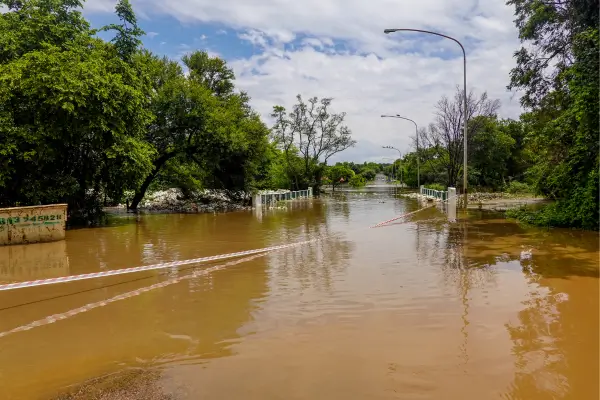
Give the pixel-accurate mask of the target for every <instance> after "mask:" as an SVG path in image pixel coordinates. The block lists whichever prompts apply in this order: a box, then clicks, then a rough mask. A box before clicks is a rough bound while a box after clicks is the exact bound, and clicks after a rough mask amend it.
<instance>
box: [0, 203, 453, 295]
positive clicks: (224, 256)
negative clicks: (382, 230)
mask: <svg viewBox="0 0 600 400" xmlns="http://www.w3.org/2000/svg"><path fill="white" fill-rule="evenodd" d="M445 201H447V200H445ZM445 201H443V202H441V203H444V202H445ZM441 203H439V202H438V203H434V204H432V205H430V206H427V207H423V208H420V209H418V210H416V211H413V212H409V213H405V214H402V215H399V216H397V217H395V218H392V219H389V220H387V221H383V222H380V223H378V224H377V225H373V226H371V228H379V227H381V226H384V225H386V224H389V223H390V222H394V221H397V220H399V219H402V218H406V217H408V216H410V215H413V214H416V213H418V212H420V211H423V210H426V209H428V208H431V207H435V206H436V205H438V204H441ZM321 239H323V237H321V238H316V239H311V240H305V241H302V242H296V243H288V244H283V245H279V246H271V247H264V248H262V249H253V250H245V251H238V252H236V253H228V254H219V255H216V256H209V257H200V258H193V259H189V260H181V261H172V262H167V263H159V264H153V265H145V266H141V267H133V268H122V269H116V270H110V271H102V272H92V273H89V274H80V275H69V276H61V277H57V278H48V279H38V280H33V281H24V282H15V283H7V284H3V285H0V292H1V291H6V290H14V289H23V288H29V287H36V286H44V285H53V284H58V283H67V282H74V281H82V280H86V279H95V278H104V277H109V276H115V275H123V274H130V273H134V272H143V271H152V270H158V269H165V268H172V267H178V266H181V265H189V264H198V263H203V262H210V261H217V260H225V259H228V258H236V257H242V256H248V255H253V254H259V253H266V252H270V251H275V250H283V249H288V248H291V247H296V246H303V245H305V244H308V243H312V242H315V241H317V240H321Z"/></svg>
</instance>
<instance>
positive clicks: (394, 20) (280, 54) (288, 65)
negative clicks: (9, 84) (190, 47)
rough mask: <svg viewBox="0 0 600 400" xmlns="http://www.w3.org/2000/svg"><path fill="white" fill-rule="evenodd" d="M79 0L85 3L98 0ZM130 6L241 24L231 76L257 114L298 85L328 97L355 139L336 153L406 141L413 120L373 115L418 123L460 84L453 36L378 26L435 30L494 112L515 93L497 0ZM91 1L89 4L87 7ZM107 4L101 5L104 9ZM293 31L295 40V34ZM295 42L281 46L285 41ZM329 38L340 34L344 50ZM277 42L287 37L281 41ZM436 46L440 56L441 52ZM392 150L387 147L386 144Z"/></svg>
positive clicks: (287, 101)
mask: <svg viewBox="0 0 600 400" xmlns="http://www.w3.org/2000/svg"><path fill="white" fill-rule="evenodd" d="M107 2H108V3H112V1H107V0H88V1H87V2H86V9H94V10H101V9H102V8H103V7H104V8H106V5H105V4H106V3H107ZM133 4H134V8H135V10H136V12H138V10H140V9H141V11H144V12H145V13H147V14H149V15H153V16H154V17H156V16H157V15H159V14H160V15H168V16H171V17H175V18H177V19H179V20H180V21H182V22H185V23H194V22H205V23H216V24H220V25H222V26H224V27H226V28H227V29H228V30H229V29H231V30H237V31H238V32H241V33H239V34H238V37H239V38H240V39H241V40H245V41H248V42H250V43H252V44H253V45H254V46H255V51H254V55H252V56H251V57H249V58H244V59H237V60H229V61H230V64H231V65H232V67H233V68H234V70H235V71H236V74H237V77H238V82H237V84H238V86H239V87H240V88H242V89H244V90H247V91H248V92H249V94H250V95H251V96H252V101H253V105H254V107H255V108H256V109H257V110H259V111H260V112H261V113H262V114H263V115H264V116H265V118H266V117H267V116H268V114H269V112H270V110H271V108H272V106H273V105H275V104H282V105H285V106H288V107H291V106H292V105H293V103H294V100H295V95H296V94H297V93H300V94H302V95H303V96H305V97H310V96H319V97H323V96H326V97H334V98H335V100H334V103H333V108H334V110H335V111H338V112H341V111H345V112H347V114H348V115H347V120H346V121H347V124H348V126H349V127H350V128H351V129H352V130H353V132H354V136H355V138H356V139H357V140H358V141H359V143H358V144H357V147H356V148H355V149H353V150H349V151H348V152H346V153H344V154H343V155H342V157H341V158H353V159H355V160H358V161H361V160H362V159H367V158H370V159H372V158H376V157H385V156H390V154H389V152H388V151H387V150H383V149H381V150H380V147H381V146H382V145H393V146H396V147H398V148H400V149H401V150H402V151H406V150H408V149H409V145H410V143H411V140H410V139H409V136H411V135H413V134H414V126H413V125H412V124H411V123H410V122H407V121H402V120H396V119H391V118H388V119H382V118H380V117H379V116H380V115H381V114H397V113H399V114H402V115H404V116H407V117H409V118H412V119H414V120H415V121H416V122H417V123H418V124H419V125H420V126H425V125H427V124H428V123H429V122H431V120H432V115H433V111H434V108H433V107H434V105H435V103H436V102H437V100H438V99H439V98H440V97H441V96H442V95H448V96H452V95H453V94H454V90H455V87H456V85H462V77H463V75H462V74H463V70H462V53H461V52H460V49H459V47H458V46H457V45H456V43H453V42H452V41H450V40H445V39H441V40H437V38H436V37H434V36H427V35H418V34H415V33H396V34H391V35H384V34H383V29H384V28H400V27H409V28H416V29H428V30H435V31H437V32H441V33H444V34H448V35H451V36H454V37H456V38H457V39H459V40H461V41H462V42H463V44H464V45H465V47H466V50H467V74H468V82H467V84H468V88H469V89H471V88H472V89H475V90H476V91H477V92H481V91H483V90H487V91H488V94H489V95H490V96H491V97H493V98H499V99H500V100H501V101H502V109H501V112H500V113H501V116H503V117H516V116H517V115H518V114H519V112H520V106H519V101H518V100H519V99H518V96H515V95H514V94H513V93H509V92H507V91H506V89H505V87H506V85H507V83H508V73H509V71H510V69H511V68H512V66H513V65H514V60H513V58H512V54H513V52H514V50H516V49H517V47H518V45H519V44H518V39H517V33H516V29H515V28H514V25H513V22H512V20H513V10H512V8H510V7H508V6H506V5H505V1H504V0H486V1H482V0H471V1H464V0H420V1H418V2H399V1H397V0H370V1H364V0H328V1H322V0H304V1H302V2H300V1H297V0H244V1H239V0H220V1H218V2H215V1H213V0H179V1H176V2H175V1H168V2H164V1H159V0H143V1H142V0H139V1H137V2H136V1H134V2H133ZM90 7H91V8H90ZM112 8H113V7H112V5H111V6H110V9H109V11H111V12H112ZM298 37H300V38H301V40H299V41H297V42H294V40H295V39H297V38H298ZM292 42H293V43H294V45H295V44H296V43H297V44H298V45H297V46H289V44H290V43H292ZM334 43H338V44H339V43H343V44H344V45H345V46H346V49H345V50H340V49H339V48H340V46H337V47H334ZM284 44H288V46H287V47H284ZM441 56H443V58H445V59H443V58H440V57H441ZM392 155H393V154H392Z"/></svg>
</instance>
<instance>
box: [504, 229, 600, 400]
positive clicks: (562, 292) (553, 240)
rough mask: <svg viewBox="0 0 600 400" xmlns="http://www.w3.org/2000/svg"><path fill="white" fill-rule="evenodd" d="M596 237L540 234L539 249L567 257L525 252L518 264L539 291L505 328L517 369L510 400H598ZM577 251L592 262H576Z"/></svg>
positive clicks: (536, 242)
mask: <svg viewBox="0 0 600 400" xmlns="http://www.w3.org/2000/svg"><path fill="white" fill-rule="evenodd" d="M592 236H593V235H592V234H591V232H590V233H586V232H578V233H573V232H569V231H556V232H555V233H554V235H548V234H547V232H545V233H544V232H542V233H537V235H534V239H533V240H532V241H531V242H530V243H531V244H532V245H534V246H536V248H541V247H542V246H541V245H543V246H544V247H546V248H548V249H556V248H558V247H562V248H566V249H568V252H567V253H565V252H562V253H561V252H557V251H554V252H553V251H547V252H545V253H541V254H538V253H536V252H534V253H533V255H529V254H528V253H525V254H524V255H523V257H522V258H521V259H520V260H519V261H520V264H521V267H522V270H523V273H524V275H525V277H526V279H527V281H528V282H529V284H530V285H531V287H533V288H535V289H534V290H533V291H532V292H531V293H530V294H529V298H528V299H527V300H526V301H524V302H523V305H524V307H525V308H524V309H523V310H521V311H520V312H519V314H518V320H519V322H518V323H516V324H507V325H506V328H507V330H508V333H509V335H510V338H511V340H512V341H513V354H514V355H515V357H516V362H515V366H516V369H517V371H516V373H515V377H514V381H513V383H512V385H511V387H510V389H509V391H508V393H507V394H506V395H505V398H506V399H511V400H528V399H597V398H599V391H598V389H599V387H598V385H599V372H600V371H599V366H598V361H599V359H598V351H599V347H598V339H599V328H598V323H599V316H598V313H599V311H600V310H599V307H598V301H599V300H598V294H599V293H598V280H597V277H598V264H597V263H598V258H597V246H598V245H597V237H596V238H594V239H595V240H593V241H592V240H590V239H591V237H592ZM594 242H595V243H594ZM540 244H541V245H540ZM571 249H575V250H571ZM578 251H579V252H582V253H584V254H589V257H588V258H583V257H579V258H577V259H572V258H571V256H572V254H570V253H571V252H574V253H577V252H578ZM594 253H596V254H595V256H594ZM511 258H514V259H517V258H516V257H511Z"/></svg>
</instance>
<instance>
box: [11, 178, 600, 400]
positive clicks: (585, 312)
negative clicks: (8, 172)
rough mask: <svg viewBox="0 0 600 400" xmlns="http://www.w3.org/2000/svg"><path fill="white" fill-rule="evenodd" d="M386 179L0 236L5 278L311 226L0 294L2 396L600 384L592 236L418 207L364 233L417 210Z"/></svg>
mask: <svg viewBox="0 0 600 400" xmlns="http://www.w3.org/2000/svg"><path fill="white" fill-rule="evenodd" d="M392 194H393V193H390V192H387V191H386V189H385V188H384V189H380V191H377V189H371V190H370V191H369V192H362V193H361V192H355V193H339V194H336V195H335V197H334V198H325V199H322V200H314V201H302V202H298V203H295V204H294V205H293V206H290V207H289V209H287V210H262V212H241V213H230V214H223V215H145V216H136V217H127V218H126V219H123V220H121V222H120V223H118V224H115V225H114V226H110V227H106V228H99V229H80V230H73V231H69V232H68V234H67V239H66V240H65V241H64V242H57V243H50V244H36V245H29V246H24V247H22V248H21V247H16V246H13V247H0V281H1V282H12V281H19V280H30V279H39V278H44V277H51V276H61V275H68V274H81V273H87V272H95V271H102V270H112V269H117V268H127V267H133V266H139V265H145V264H154V263H160V262H165V261H174V260H183V259H190V258H197V257H202V256H208V255H215V254H223V253H230V252H236V251H240V250H248V249H255V248H262V247H268V246H273V245H278V244H282V243H286V242H295V241H300V240H306V239H307V238H314V237H320V238H322V239H321V240H319V241H316V242H312V243H310V244H308V245H306V246H302V247H295V248H290V249H287V250H282V251H276V252H271V253H268V254H266V255H263V256H259V257H251V258H250V259H248V260H246V259H237V260H230V261H227V262H225V261H223V262H219V263H218V264H205V265H204V264H201V265H189V266H185V267H182V268H180V269H175V268H170V269H164V270H160V271H152V272H142V273H137V274H132V275H123V276H115V277H110V278H103V279H93V280H87V281H79V282H72V283H68V284H60V285H51V286H42V287H36V288H28V289H19V290H16V291H6V292H0V309H1V310H0V387H1V388H2V396H0V397H1V398H7V399H52V398H56V397H57V396H59V395H60V394H61V393H62V394H63V395H65V394H66V393H69V392H70V393H71V395H70V396H68V395H67V397H64V398H77V399H79V398H82V399H83V398H103V399H112V398H115V399H116V398H144V399H145V398H157V399H158V398H161V399H163V398H165V399H166V398H172V399H238V398H240V399H242V398H243V399H367V398H368V399H511V400H513V399H514V400H516V399H523V400H525V399H527V400H529V399H531V400H538V399H597V398H598V386H599V381H598V376H599V371H598V362H599V359H598V351H599V348H598V344H599V336H598V323H599V321H598V317H599V307H598V301H599V293H598V292H599V291H598V288H599V286H598V283H599V280H598V277H599V273H598V271H599V269H598V262H599V259H598V256H599V245H598V234H597V233H592V232H578V231H564V230H540V229H536V228H527V227H523V226H520V225H517V224H515V223H512V222H510V221H506V220H503V219H500V218H497V217H495V216H493V215H490V214H477V213H471V214H469V215H461V216H459V217H460V218H459V221H458V222H456V223H448V222H447V220H446V219H445V216H444V214H443V213H442V212H441V211H440V210H438V209H435V208H431V209H427V210H424V211H422V212H420V213H417V214H415V215H413V216H412V217H411V218H410V220H409V221H408V222H406V223H399V222H400V221H399V222H397V223H394V224H392V225H390V226H387V227H381V228H375V229H369V228H368V227H369V226H371V225H373V224H374V223H377V222H380V221H382V220H387V219H389V218H391V217H393V216H395V215H397V214H400V213H402V212H407V211H413V210H416V209H417V208H418V205H417V204H416V202H414V201H412V200H409V199H404V198H399V197H397V196H393V195H392ZM22 304H26V305H22ZM135 371H142V372H141V373H140V374H138V373H137V372H135ZM106 376H108V377H109V378H103V379H100V380H92V379H95V378H98V377H106ZM84 382H87V383H86V385H84V386H81V384H82V383H84ZM98 393H103V394H98ZM94 396H95V397H94ZM100 396H104V397H100ZM125 396H129V397H125Z"/></svg>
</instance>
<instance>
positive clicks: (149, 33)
mask: <svg viewBox="0 0 600 400" xmlns="http://www.w3.org/2000/svg"><path fill="white" fill-rule="evenodd" d="M146 36H148V37H149V38H150V39H154V38H155V37H156V36H158V32H147V33H146Z"/></svg>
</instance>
